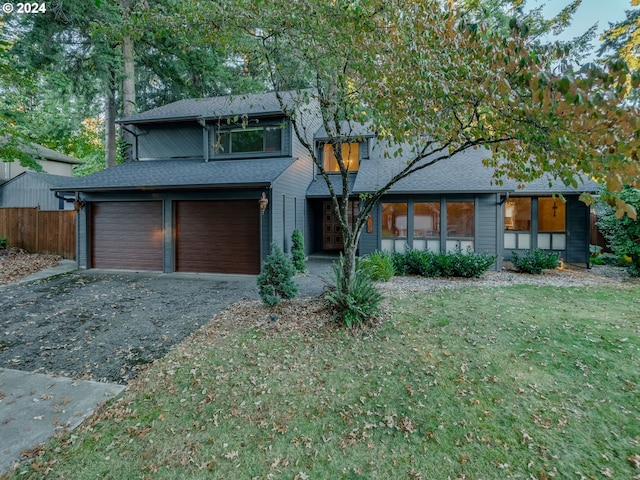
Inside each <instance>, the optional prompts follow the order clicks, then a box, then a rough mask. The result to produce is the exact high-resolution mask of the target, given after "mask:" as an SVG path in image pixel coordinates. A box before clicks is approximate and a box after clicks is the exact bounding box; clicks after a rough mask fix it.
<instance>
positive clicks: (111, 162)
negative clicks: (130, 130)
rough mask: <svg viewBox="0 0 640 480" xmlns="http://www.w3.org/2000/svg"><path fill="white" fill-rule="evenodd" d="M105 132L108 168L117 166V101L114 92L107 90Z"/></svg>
mask: <svg viewBox="0 0 640 480" xmlns="http://www.w3.org/2000/svg"><path fill="white" fill-rule="evenodd" d="M104 112H105V113H104V116H105V118H104V130H105V140H104V144H105V151H106V158H105V163H106V166H107V168H109V167H114V166H115V165H116V158H117V157H116V149H117V146H116V123H115V121H116V100H115V95H114V91H113V90H112V89H111V88H107V94H106V95H105V99H104Z"/></svg>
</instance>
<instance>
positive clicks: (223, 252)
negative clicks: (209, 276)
mask: <svg viewBox="0 0 640 480" xmlns="http://www.w3.org/2000/svg"><path fill="white" fill-rule="evenodd" d="M258 215H259V213H258V208H257V206H256V202H254V201H252V200H224V201H222V200H220V201H217V200H216V201H178V202H176V204H175V225H176V270H177V271H179V272H201V273H244V274H257V273H259V271H260V243H259V216H258Z"/></svg>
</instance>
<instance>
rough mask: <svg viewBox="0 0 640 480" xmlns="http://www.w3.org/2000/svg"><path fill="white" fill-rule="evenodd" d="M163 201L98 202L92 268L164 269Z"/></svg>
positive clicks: (93, 213)
mask: <svg viewBox="0 0 640 480" xmlns="http://www.w3.org/2000/svg"><path fill="white" fill-rule="evenodd" d="M162 240H163V230H162V202H159V201H150V202H95V203H92V208H91V267H92V268H115V269H125V270H152V271H162Z"/></svg>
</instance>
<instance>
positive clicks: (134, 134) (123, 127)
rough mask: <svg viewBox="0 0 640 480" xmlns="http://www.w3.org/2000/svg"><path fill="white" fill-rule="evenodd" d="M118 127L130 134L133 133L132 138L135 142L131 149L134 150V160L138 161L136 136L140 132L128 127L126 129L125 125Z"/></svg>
mask: <svg viewBox="0 0 640 480" xmlns="http://www.w3.org/2000/svg"><path fill="white" fill-rule="evenodd" d="M120 127H121V128H122V129H123V130H124V131H125V132H128V133H130V134H131V135H133V139H134V143H135V145H134V148H133V151H134V157H135V158H134V160H135V161H136V162H137V161H138V137H139V136H140V134H139V133H136V132H135V130H130V129H128V128H127V127H126V126H125V125H121V126H120Z"/></svg>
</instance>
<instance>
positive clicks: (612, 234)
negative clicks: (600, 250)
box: [597, 186, 640, 276]
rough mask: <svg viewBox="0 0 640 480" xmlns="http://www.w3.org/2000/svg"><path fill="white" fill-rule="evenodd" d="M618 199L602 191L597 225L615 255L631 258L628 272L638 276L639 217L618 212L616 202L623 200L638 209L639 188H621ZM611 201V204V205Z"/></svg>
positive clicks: (639, 266) (639, 259)
mask: <svg viewBox="0 0 640 480" xmlns="http://www.w3.org/2000/svg"><path fill="white" fill-rule="evenodd" d="M619 196H620V198H619V199H617V200H616V199H612V198H611V196H610V195H609V193H608V192H606V191H604V192H602V195H601V196H600V198H601V201H600V203H599V204H598V206H599V207H600V210H601V212H600V214H599V219H598V222H597V226H598V228H599V229H600V231H601V232H602V235H603V236H604V238H606V239H607V243H608V244H609V248H611V250H612V251H613V252H614V253H615V254H616V255H627V256H628V257H630V258H631V267H630V268H629V273H630V274H631V275H633V276H640V219H638V217H637V216H636V217H635V218H632V216H630V215H629V213H625V214H623V215H620V214H619V206H618V205H616V203H617V202H621V201H624V202H625V203H626V204H627V205H628V206H632V207H633V208H635V211H636V212H637V211H639V210H640V190H638V189H637V188H633V187H630V186H626V187H624V188H623V190H622V192H621V193H620V195H619ZM612 203H613V205H612Z"/></svg>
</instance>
